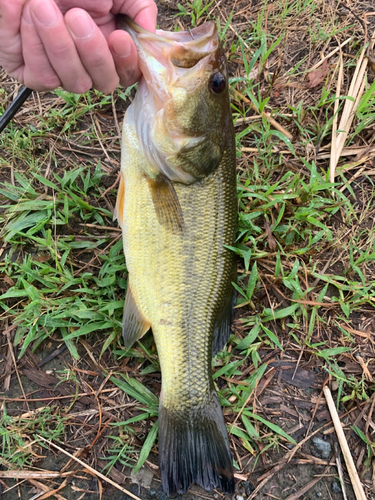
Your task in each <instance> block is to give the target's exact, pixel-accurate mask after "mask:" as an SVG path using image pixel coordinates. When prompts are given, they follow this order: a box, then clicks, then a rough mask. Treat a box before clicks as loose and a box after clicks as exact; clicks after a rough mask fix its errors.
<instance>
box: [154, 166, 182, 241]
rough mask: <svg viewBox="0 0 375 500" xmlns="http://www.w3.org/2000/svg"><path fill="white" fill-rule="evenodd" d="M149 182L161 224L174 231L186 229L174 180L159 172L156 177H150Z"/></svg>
mask: <svg viewBox="0 0 375 500" xmlns="http://www.w3.org/2000/svg"><path fill="white" fill-rule="evenodd" d="M148 184H149V186H150V191H151V196H152V201H153V203H154V208H155V212H156V216H157V218H158V221H159V224H160V225H161V226H165V227H167V228H168V229H170V230H171V231H172V232H173V233H177V232H182V231H184V229H185V223H184V217H183V214H182V209H181V205H180V202H179V200H178V197H177V193H176V191H175V188H174V187H173V184H172V182H171V181H170V180H169V179H168V177H166V176H165V175H163V174H159V175H158V176H157V177H156V178H155V179H151V178H148Z"/></svg>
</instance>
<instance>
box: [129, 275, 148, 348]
mask: <svg viewBox="0 0 375 500" xmlns="http://www.w3.org/2000/svg"><path fill="white" fill-rule="evenodd" d="M150 327H151V324H150V323H149V322H148V321H147V320H146V319H145V318H144V317H143V316H142V314H141V313H140V311H139V309H138V307H137V304H136V303H135V301H134V297H133V294H132V291H131V290H130V286H129V285H128V289H127V292H126V298H125V304H124V316H123V319H122V338H123V339H124V344H125V347H131V346H132V345H133V344H134V342H135V341H136V340H138V339H140V338H141V337H143V335H144V334H145V333H146V332H147V330H149V329H150Z"/></svg>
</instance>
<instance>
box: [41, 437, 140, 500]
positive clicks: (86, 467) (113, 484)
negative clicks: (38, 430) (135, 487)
mask: <svg viewBox="0 0 375 500" xmlns="http://www.w3.org/2000/svg"><path fill="white" fill-rule="evenodd" d="M37 438H38V439H41V440H42V441H44V442H45V443H48V444H49V445H50V446H53V447H54V448H56V449H57V450H59V451H61V453H64V454H65V455H67V456H68V457H70V458H72V459H73V460H75V461H76V462H78V463H79V464H81V465H83V467H84V468H85V469H87V470H89V471H90V472H92V474H94V475H95V476H97V477H100V479H102V480H103V481H106V482H107V483H109V484H111V485H112V486H114V487H115V488H117V489H118V490H120V491H122V492H123V493H126V494H127V495H129V496H130V497H132V498H134V500H141V499H140V498H139V497H137V496H136V495H133V493H132V492H131V491H128V490H126V489H125V488H122V487H121V486H120V485H119V484H117V483H115V482H114V481H112V479H110V478H109V477H106V476H105V475H104V474H101V473H100V472H98V471H97V470H95V469H93V468H92V467H90V465H88V464H85V462H82V460H80V459H79V458H77V457H75V456H73V455H72V454H71V453H69V452H67V451H66V450H63V449H62V448H60V446H57V444H55V443H52V441H48V439H44V437H42V436H39V435H38V436H37Z"/></svg>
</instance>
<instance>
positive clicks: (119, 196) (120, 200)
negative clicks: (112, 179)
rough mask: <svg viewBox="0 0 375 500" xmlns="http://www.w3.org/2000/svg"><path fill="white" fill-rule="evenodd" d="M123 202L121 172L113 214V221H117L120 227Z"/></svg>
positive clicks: (122, 215) (123, 183)
mask: <svg viewBox="0 0 375 500" xmlns="http://www.w3.org/2000/svg"><path fill="white" fill-rule="evenodd" d="M124 202H125V181H124V176H123V175H122V172H120V184H119V187H118V192H117V199H116V206H115V212H114V214H113V220H117V221H118V223H119V224H120V227H122V225H123V220H124Z"/></svg>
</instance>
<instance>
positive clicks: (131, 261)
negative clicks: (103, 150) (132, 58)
mask: <svg viewBox="0 0 375 500" xmlns="http://www.w3.org/2000/svg"><path fill="white" fill-rule="evenodd" d="M119 27H121V28H124V29H126V30H127V31H128V32H129V33H130V35H131V36H132V38H133V40H134V42H135V44H136V46H137V50H138V54H139V61H140V68H141V71H142V74H143V78H142V79H141V81H140V83H139V85H138V90H137V93H136V97H135V99H134V101H133V103H132V104H131V106H129V108H128V109H127V111H126V115H125V119H124V124H123V135H122V160H121V182H120V187H119V194H118V199H117V204H116V215H117V218H118V220H119V221H120V224H121V226H122V229H123V241H124V251H125V257H126V263H127V268H128V271H129V284H128V289H127V294H126V299H125V306H124V319H123V338H124V343H125V346H127V347H129V346H131V345H132V343H133V342H134V341H135V340H137V339H139V338H140V337H142V336H143V335H144V334H145V333H146V332H147V330H149V328H152V331H153V335H154V339H155V343H156V346H157V351H158V355H159V359H160V366H161V372H162V391H161V395H160V405H159V464H160V471H161V480H162V485H163V488H164V491H165V492H166V494H167V495H169V494H174V493H180V494H181V493H185V492H186V490H187V489H188V488H189V487H190V486H191V484H192V483H194V482H196V483H197V484H199V485H200V486H202V487H203V488H205V489H206V490H211V489H213V488H216V487H220V488H221V490H222V491H223V492H233V491H234V478H233V468H232V457H231V453H230V450H229V442H228V436H227V432H226V428H225V422H224V418H223V414H222V410H221V407H220V404H219V401H218V398H217V394H216V392H215V389H214V385H213V381H212V355H213V354H215V353H217V352H218V350H220V349H222V347H223V346H224V344H225V343H226V341H227V340H228V336H229V334H230V322H231V311H232V305H233V287H232V284H231V283H232V281H234V280H235V276H236V263H235V257H234V255H233V254H232V252H230V251H229V250H227V249H226V248H225V246H224V245H233V243H234V240H235V235H236V224H237V196H236V174H235V163H236V161H235V143H234V130H233V122H232V117H231V112H230V103H229V93H228V75H227V66H226V59H225V55H224V51H223V50H222V48H221V47H220V43H219V37H218V33H217V29H216V26H215V25H214V23H211V22H208V23H206V24H203V25H202V26H199V27H198V28H194V29H192V30H191V31H189V32H184V31H183V32H178V33H171V32H164V31H161V30H158V31H157V32H156V34H153V33H150V32H147V31H145V30H144V29H142V28H140V27H139V26H138V25H136V24H135V23H134V22H132V21H130V20H129V19H128V18H121V19H120V20H119Z"/></svg>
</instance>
